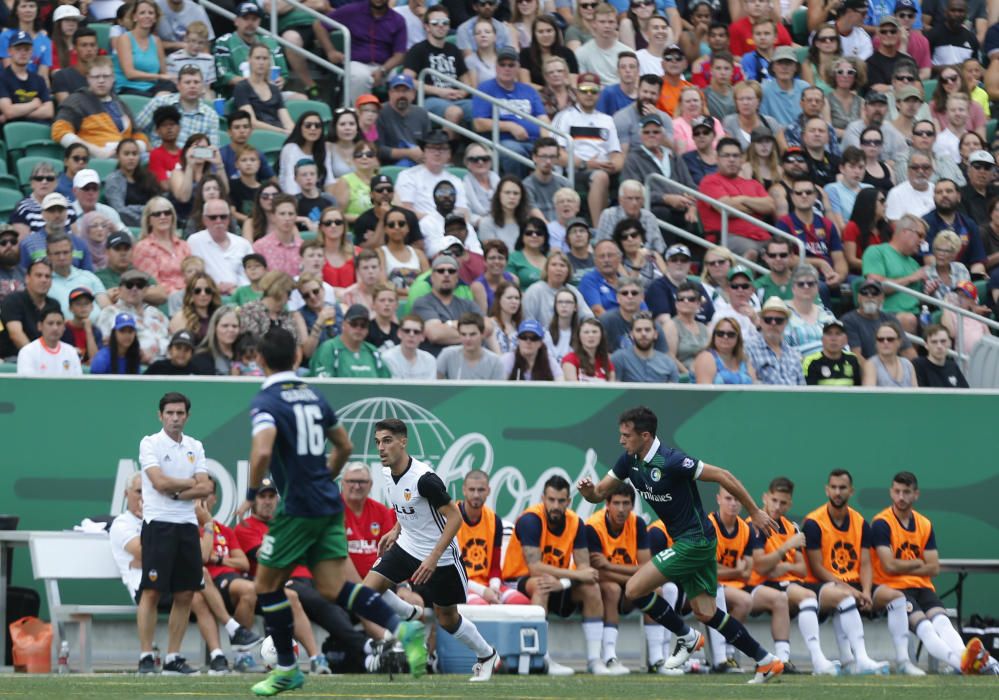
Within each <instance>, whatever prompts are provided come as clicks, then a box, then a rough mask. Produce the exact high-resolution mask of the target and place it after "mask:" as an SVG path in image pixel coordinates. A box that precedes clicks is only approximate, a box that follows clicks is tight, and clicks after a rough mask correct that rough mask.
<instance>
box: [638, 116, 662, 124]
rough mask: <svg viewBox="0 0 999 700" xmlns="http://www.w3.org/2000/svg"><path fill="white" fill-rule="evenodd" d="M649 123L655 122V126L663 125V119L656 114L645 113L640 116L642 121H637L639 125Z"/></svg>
mask: <svg viewBox="0 0 999 700" xmlns="http://www.w3.org/2000/svg"><path fill="white" fill-rule="evenodd" d="M649 124H655V125H656V126H665V125H664V124H663V119H662V117H660V116H659V115H658V114H646V115H645V116H644V117H642V121H640V122H639V125H640V126H648V125H649Z"/></svg>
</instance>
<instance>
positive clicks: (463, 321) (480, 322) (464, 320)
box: [458, 311, 486, 333]
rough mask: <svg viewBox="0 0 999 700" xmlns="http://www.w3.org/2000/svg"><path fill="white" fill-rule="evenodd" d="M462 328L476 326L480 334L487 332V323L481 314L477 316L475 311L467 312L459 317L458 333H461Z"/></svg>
mask: <svg viewBox="0 0 999 700" xmlns="http://www.w3.org/2000/svg"><path fill="white" fill-rule="evenodd" d="M462 326H475V327H476V328H478V329H479V333H485V332H486V322H485V319H483V318H482V315H481V314H477V313H475V312H474V311H466V312H465V313H463V314H462V315H461V316H459V317H458V331H459V332H460V331H461V327H462Z"/></svg>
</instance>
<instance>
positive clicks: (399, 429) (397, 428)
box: [375, 418, 409, 437]
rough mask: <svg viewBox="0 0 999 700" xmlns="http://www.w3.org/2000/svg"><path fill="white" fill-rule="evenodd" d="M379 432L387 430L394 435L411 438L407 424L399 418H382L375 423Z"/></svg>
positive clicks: (376, 430)
mask: <svg viewBox="0 0 999 700" xmlns="http://www.w3.org/2000/svg"><path fill="white" fill-rule="evenodd" d="M379 430H387V431H389V432H390V433H392V434H393V435H399V436H401V437H409V430H407V429H406V424H405V423H403V422H402V421H401V420H399V419H398V418H382V419H381V420H380V421H378V422H377V423H375V432H378V431H379Z"/></svg>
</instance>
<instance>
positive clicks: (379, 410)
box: [337, 397, 454, 467]
mask: <svg viewBox="0 0 999 700" xmlns="http://www.w3.org/2000/svg"><path fill="white" fill-rule="evenodd" d="M337 416H338V417H339V418H340V424H341V425H342V426H343V428H344V430H346V431H347V434H348V435H350V441H351V442H352V443H354V453H353V454H352V455H351V456H350V458H351V460H357V461H358V462H364V463H365V464H369V465H370V464H380V460H379V458H378V450H377V449H376V448H375V423H377V422H378V421H380V420H383V419H385V418H398V419H399V420H401V421H402V422H403V423H405V424H406V427H407V428H408V429H409V448H408V449H409V454H411V455H412V456H413V457H416V458H417V459H420V460H423V461H424V462H428V463H429V464H430V465H431V466H434V467H436V466H437V465H438V464H440V462H441V459H442V458H443V457H444V454H445V453H446V452H447V450H448V447H450V446H451V443H453V442H454V433H452V432H451V431H450V430H449V429H448V427H447V426H446V425H444V423H443V422H442V421H441V419H440V418H438V417H437V416H435V415H434V414H433V413H431V412H430V411H428V410H427V409H425V408H423V407H422V406H418V405H416V404H415V403H411V402H409V401H403V400H402V399H390V398H385V397H379V398H375V399H364V400H362V401H355V402H354V403H351V404H347V405H346V406H344V407H343V409H342V410H340V411H338V412H337Z"/></svg>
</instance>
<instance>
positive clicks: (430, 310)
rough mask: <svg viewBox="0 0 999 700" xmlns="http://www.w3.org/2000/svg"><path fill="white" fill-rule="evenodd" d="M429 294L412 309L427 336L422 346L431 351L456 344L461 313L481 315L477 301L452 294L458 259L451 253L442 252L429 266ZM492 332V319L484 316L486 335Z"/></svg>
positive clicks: (457, 281)
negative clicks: (420, 321)
mask: <svg viewBox="0 0 999 700" xmlns="http://www.w3.org/2000/svg"><path fill="white" fill-rule="evenodd" d="M430 270H431V272H430V294H425V295H423V296H421V297H420V298H419V299H417V300H416V301H415V302H414V303H413V313H414V314H416V315H417V316H419V317H420V318H422V319H423V322H424V334H425V335H426V340H425V341H424V343H423V349H424V350H426V351H427V352H429V353H430V354H432V355H434V356H435V357H436V356H438V355H440V353H441V350H443V349H444V348H446V347H447V346H449V345H458V344H460V343H461V342H462V341H461V333H460V332H459V330H458V319H460V318H461V316H462V314H466V313H473V314H479V315H481V309H479V306H478V304H476V303H475V302H474V301H471V300H469V299H463V298H461V297H459V296H457V295H456V294H455V289H456V288H457V287H458V284H459V282H460V280H459V279H458V261H457V260H456V259H455V258H454V256H452V255H448V254H446V253H442V254H441V255H438V256H437V257H436V258H434V261H433V263H432V264H431V266H430ZM491 333H492V322H491V321H489V320H488V319H487V320H486V332H485V335H486V336H487V337H488V336H489V335H490V334H491Z"/></svg>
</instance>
